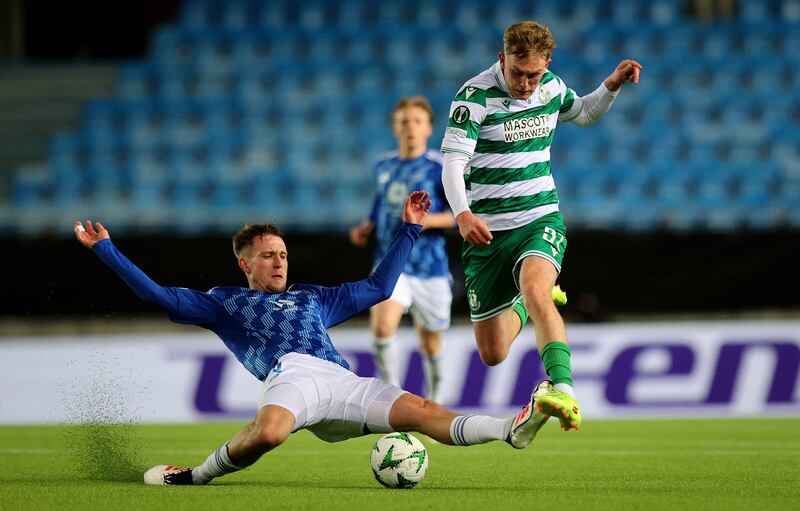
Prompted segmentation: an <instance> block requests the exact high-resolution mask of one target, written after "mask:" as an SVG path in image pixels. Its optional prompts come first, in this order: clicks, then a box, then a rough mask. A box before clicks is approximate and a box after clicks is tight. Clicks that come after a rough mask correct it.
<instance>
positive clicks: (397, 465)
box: [370, 433, 428, 488]
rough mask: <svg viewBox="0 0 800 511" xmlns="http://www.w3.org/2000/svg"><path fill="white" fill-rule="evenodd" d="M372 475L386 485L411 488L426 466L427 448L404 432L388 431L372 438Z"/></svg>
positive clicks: (420, 477)
mask: <svg viewBox="0 0 800 511" xmlns="http://www.w3.org/2000/svg"><path fill="white" fill-rule="evenodd" d="M370 463H371V465H372V473H373V474H375V479H376V480H377V481H378V482H379V483H381V484H382V485H384V486H386V487H388V488H413V487H414V486H416V485H418V484H419V482H420V481H422V478H423V477H425V472H427V470H428V451H427V449H425V446H424V445H422V442H420V441H419V440H417V439H416V437H413V436H411V435H409V434H408V433H389V434H388V435H384V436H382V437H380V438H379V439H378V441H377V442H375V446H374V447H373V448H372V454H371V456H370Z"/></svg>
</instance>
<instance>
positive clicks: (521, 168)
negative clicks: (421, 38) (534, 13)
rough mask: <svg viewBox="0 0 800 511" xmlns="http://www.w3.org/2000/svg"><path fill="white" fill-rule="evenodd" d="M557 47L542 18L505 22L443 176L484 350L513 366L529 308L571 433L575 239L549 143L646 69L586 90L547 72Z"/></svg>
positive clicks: (620, 71) (575, 420)
mask: <svg viewBox="0 0 800 511" xmlns="http://www.w3.org/2000/svg"><path fill="white" fill-rule="evenodd" d="M555 46H556V43H555V39H554V38H553V35H552V33H551V32H550V29H549V28H547V27H546V26H544V25H542V24H540V23H537V22H533V21H525V22H521V23H516V24H514V25H511V26H510V27H508V28H507V29H506V31H505V33H504V34H503V51H502V52H501V53H500V55H499V60H498V61H497V62H495V63H494V65H492V67H490V68H489V69H487V70H486V71H484V72H482V73H481V74H479V75H478V76H475V77H474V78H471V79H470V80H468V81H467V82H466V83H465V84H464V85H463V86H462V87H461V89H460V90H459V92H458V94H457V95H456V97H455V99H454V101H453V103H452V105H451V107H450V118H449V121H448V124H447V129H446V131H445V136H444V140H443V142H442V151H443V152H444V154H445V156H444V169H443V181H444V189H445V192H446V194H447V199H448V201H449V203H450V206H451V207H452V209H453V213H454V214H455V216H456V221H457V223H458V228H459V231H460V233H461V236H462V237H463V238H464V240H465V243H464V244H463V249H462V259H463V265H464V278H465V283H466V288H467V295H468V300H469V306H470V316H471V319H472V321H473V326H474V330H475V338H476V341H477V344H478V350H479V352H480V355H481V358H482V359H483V361H484V362H485V363H486V364H488V365H496V364H499V363H500V362H502V361H503V360H504V359H505V358H506V356H507V354H508V350H509V348H510V347H511V343H512V342H513V341H514V339H515V338H516V337H517V336H518V335H519V332H520V330H521V329H522V326H523V325H524V324H525V322H526V321H527V319H528V314H530V316H531V319H532V320H533V324H534V328H535V331H536V340H537V344H538V348H539V352H540V354H541V357H542V362H543V363H544V367H545V370H546V371H547V374H549V375H550V378H551V379H552V380H553V382H554V384H555V385H554V387H553V388H551V389H550V396H551V399H550V400H548V401H549V402H548V403H544V402H543V403H542V404H541V405H542V406H545V407H547V409H546V410H544V412H545V413H546V414H547V415H554V414H555V415H557V416H558V417H559V420H560V421H561V426H562V428H564V429H571V428H576V427H578V426H579V425H580V422H581V415H580V409H579V407H578V403H577V401H576V400H575V394H574V390H573V387H572V385H573V381H572V372H571V368H570V351H569V347H568V346H567V333H566V328H565V326H564V320H563V319H562V318H561V315H560V314H559V312H558V310H557V309H556V308H555V306H554V304H553V299H552V298H553V294H552V293H553V285H554V284H555V281H556V278H557V277H558V274H559V272H560V271H561V262H562V259H563V257H564V251H565V249H566V247H567V238H566V228H565V227H564V219H563V217H562V215H561V213H560V212H559V207H558V194H557V193H556V188H555V183H554V181H553V177H552V174H551V169H550V145H551V143H552V140H553V135H554V133H555V129H556V124H557V122H558V121H559V120H561V121H570V122H574V123H575V124H578V125H579V126H589V125H591V124H593V123H594V122H596V121H597V120H598V119H599V118H600V117H601V116H602V115H603V114H604V113H605V112H607V111H608V109H609V108H610V107H611V104H612V103H613V101H614V98H615V97H616V95H617V93H618V92H619V89H620V87H621V86H622V84H624V83H626V82H632V83H637V82H638V81H639V72H640V70H641V65H640V64H639V63H637V62H635V61H633V60H623V61H622V62H620V64H619V65H618V66H617V68H616V69H615V70H614V71H613V72H612V73H611V75H610V76H608V77H607V78H606V79H605V80H604V81H603V83H602V84H600V86H599V87H598V88H597V89H596V90H595V91H594V92H592V93H590V94H588V95H586V96H583V97H578V96H577V95H576V94H575V92H574V91H573V90H572V89H570V88H568V87H567V86H566V85H565V84H564V82H563V81H562V80H561V78H559V77H558V76H556V75H555V74H553V73H552V72H550V71H549V70H548V67H549V66H550V62H551V60H550V57H551V56H552V53H553V49H554V48H555Z"/></svg>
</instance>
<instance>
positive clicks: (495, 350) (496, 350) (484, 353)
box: [478, 343, 508, 366]
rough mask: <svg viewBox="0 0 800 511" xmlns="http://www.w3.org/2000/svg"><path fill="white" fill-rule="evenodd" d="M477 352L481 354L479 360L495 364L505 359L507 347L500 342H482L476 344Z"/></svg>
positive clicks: (487, 363)
mask: <svg viewBox="0 0 800 511" xmlns="http://www.w3.org/2000/svg"><path fill="white" fill-rule="evenodd" d="M478 354H480V356H481V361H483V363H484V364H486V365H487V366H496V365H497V364H499V363H500V362H502V361H503V360H505V359H506V357H507V356H508V347H507V346H505V345H500V344H495V343H491V344H484V345H483V346H478Z"/></svg>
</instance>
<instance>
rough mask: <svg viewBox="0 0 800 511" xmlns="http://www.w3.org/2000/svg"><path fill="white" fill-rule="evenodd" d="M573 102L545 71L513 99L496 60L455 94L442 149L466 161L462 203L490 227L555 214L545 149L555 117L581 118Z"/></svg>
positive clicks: (571, 93) (572, 96)
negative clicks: (522, 96) (532, 87)
mask: <svg viewBox="0 0 800 511" xmlns="http://www.w3.org/2000/svg"><path fill="white" fill-rule="evenodd" d="M575 98H576V96H575V91H573V90H572V89H570V88H568V87H567V86H566V85H564V82H563V81H561V79H560V78H559V77H558V76H556V75H555V74H553V73H551V72H550V71H547V72H545V74H544V76H543V77H542V80H541V82H540V83H539V85H538V86H537V88H536V90H535V91H533V94H532V95H531V97H530V98H528V99H526V100H520V99H514V98H513V96H512V95H511V93H510V89H509V87H508V85H507V84H506V81H505V78H504V77H503V72H502V70H501V69H500V62H499V61H498V62H496V63H495V64H494V65H493V66H492V67H490V68H489V69H487V70H486V71H484V72H482V73H481V74H479V75H478V76H476V77H474V78H472V79H471V80H468V81H467V83H465V84H464V85H463V86H462V88H461V90H460V91H459V93H458V94H457V95H456V97H455V99H454V100H453V103H452V105H451V106H450V118H449V120H448V123H447V129H446V130H445V135H444V140H443V141H442V151H443V152H451V151H452V152H460V153H464V154H466V155H468V156H469V157H470V160H469V164H468V165H467V168H466V169H465V170H464V181H465V183H466V189H467V200H468V202H469V204H470V209H471V210H472V212H473V213H475V214H476V215H478V216H479V217H480V218H481V219H483V221H484V222H486V225H487V226H488V227H489V229H490V230H493V231H502V230H507V229H514V228H517V227H520V226H522V225H526V224H528V223H530V222H532V221H534V220H536V219H537V218H541V217H542V216H544V215H547V214H549V213H552V212H554V211H558V193H556V186H555V182H554V181H553V176H552V174H551V171H550V145H551V144H552V142H553V134H554V133H555V129H556V124H557V123H558V120H559V119H561V120H562V121H568V120H571V119H573V118H575V117H576V116H577V115H578V114H579V113H580V110H581V108H582V102H581V101H580V100H579V101H575Z"/></svg>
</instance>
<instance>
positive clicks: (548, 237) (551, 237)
mask: <svg viewBox="0 0 800 511" xmlns="http://www.w3.org/2000/svg"><path fill="white" fill-rule="evenodd" d="M542 239H544V240H545V241H546V242H548V243H550V244H551V245H553V247H555V249H556V251H558V252H561V244H562V243H564V235H563V234H561V233H560V232H558V231H556V230H555V229H553V228H552V227H545V228H544V233H543V234H542Z"/></svg>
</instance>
